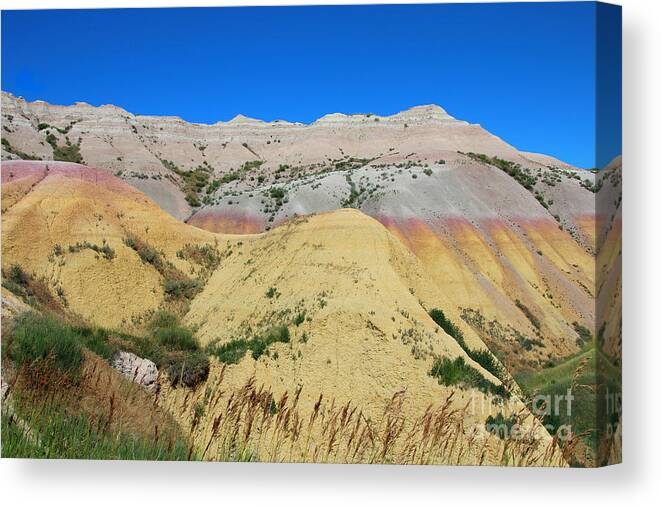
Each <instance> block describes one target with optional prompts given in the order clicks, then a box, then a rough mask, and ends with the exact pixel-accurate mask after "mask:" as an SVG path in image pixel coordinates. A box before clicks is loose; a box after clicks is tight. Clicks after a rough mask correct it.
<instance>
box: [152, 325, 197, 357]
mask: <svg viewBox="0 0 661 507" xmlns="http://www.w3.org/2000/svg"><path fill="white" fill-rule="evenodd" d="M154 336H155V338H156V342H157V343H158V344H159V345H161V346H163V347H165V348H166V349H168V350H181V351H195V350H199V349H200V344H199V343H197V340H196V339H195V337H194V336H193V332H192V331H191V330H190V329H187V328H185V327H181V326H178V325H173V326H168V327H161V328H158V329H157V330H156V332H155V335H154Z"/></svg>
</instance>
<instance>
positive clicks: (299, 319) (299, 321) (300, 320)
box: [294, 311, 305, 326]
mask: <svg viewBox="0 0 661 507" xmlns="http://www.w3.org/2000/svg"><path fill="white" fill-rule="evenodd" d="M303 322H305V312H304V311H303V312H299V313H297V314H296V317H294V325H295V326H300V325H301V324H303Z"/></svg>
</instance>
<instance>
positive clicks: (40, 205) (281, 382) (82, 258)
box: [2, 162, 561, 464]
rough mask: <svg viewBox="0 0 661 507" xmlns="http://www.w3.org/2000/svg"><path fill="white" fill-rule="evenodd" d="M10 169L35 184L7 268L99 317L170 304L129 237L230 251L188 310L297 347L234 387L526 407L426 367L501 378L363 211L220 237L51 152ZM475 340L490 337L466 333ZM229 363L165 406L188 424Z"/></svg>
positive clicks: (472, 416) (309, 406)
mask: <svg viewBox="0 0 661 507" xmlns="http://www.w3.org/2000/svg"><path fill="white" fill-rule="evenodd" d="M2 172H3V181H4V182H5V183H6V185H7V187H5V184H4V183H3V190H4V188H9V189H11V187H12V183H14V182H20V181H23V180H24V179H25V178H34V179H35V181H36V180H38V181H37V182H36V183H35V184H33V185H32V186H31V187H30V188H29V191H27V192H24V193H23V195H22V197H21V198H19V199H18V200H16V201H15V202H13V204H12V205H11V206H9V205H8V207H7V209H6V211H5V212H4V213H3V222H2V226H3V242H2V254H3V256H2V263H3V268H7V267H8V266H10V265H11V264H13V263H20V264H21V265H22V266H23V267H24V268H25V269H27V270H29V271H30V272H34V273H35V274H36V275H37V276H43V277H45V278H46V279H47V281H48V283H49V285H50V287H51V288H52V289H53V291H54V292H55V293H58V294H59V295H60V297H61V298H62V299H63V300H66V303H67V304H68V308H69V309H70V310H71V311H73V312H75V313H78V314H80V315H81V316H83V317H84V318H85V319H88V320H90V321H93V322H96V323H98V324H101V325H104V326H107V327H115V328H124V329H126V328H131V326H134V325H138V324H139V318H140V317H141V316H144V315H146V314H148V312H149V311H151V310H154V309H156V308H157V307H159V306H161V305H162V304H163V301H164V298H165V296H164V293H163V284H162V282H163V280H162V275H161V273H160V272H159V271H158V270H156V269H154V267H153V265H150V264H149V263H146V262H143V261H142V260H141V259H140V257H139V256H138V255H137V253H136V251H134V250H133V249H132V248H130V247H129V246H128V245H127V244H126V242H125V241H124V240H125V239H126V238H127V237H128V236H134V237H139V238H140V239H141V240H143V241H145V242H148V243H149V244H150V245H151V246H152V247H154V248H155V249H156V250H159V251H161V252H162V255H163V257H164V258H165V259H167V260H169V261H170V262H172V264H173V265H175V266H176V267H177V268H178V269H180V270H181V271H182V272H190V271H191V270H192V269H193V268H194V266H193V265H192V264H191V263H190V262H189V261H186V260H184V259H182V258H181V255H180V256H177V252H179V251H180V250H182V249H183V248H184V247H185V246H186V245H214V248H218V249H219V250H220V251H222V253H223V255H222V262H221V263H220V265H219V266H218V267H217V269H216V270H215V271H214V272H213V274H212V275H211V277H210V278H209V280H208V282H207V283H206V285H205V287H204V289H203V291H202V292H201V293H200V294H199V295H197V296H196V297H195V298H194V299H193V300H192V302H191V305H190V311H189V312H188V314H187V315H186V317H185V319H186V321H187V322H188V323H189V324H190V325H191V326H192V327H193V328H194V329H196V334H197V336H198V337H199V339H200V340H201V342H202V343H203V344H208V343H212V342H214V341H215V342H217V343H219V344H222V343H227V342H228V341H230V340H233V339H237V338H240V337H242V336H250V335H251V334H253V333H259V332H262V331H263V330H265V329H268V328H269V327H270V326H273V325H277V324H285V325H288V326H289V328H290V330H291V339H290V341H289V342H288V343H276V344H274V345H272V346H271V347H269V349H268V354H264V355H262V356H261V357H259V358H258V359H257V360H255V359H254V358H253V357H252V356H251V355H250V354H246V355H245V356H244V357H243V359H242V360H241V361H240V362H239V363H238V364H236V365H231V366H229V367H227V368H226V370H225V371H224V372H223V375H224V376H225V378H226V382H227V383H229V386H231V387H232V388H233V389H238V388H239V387H240V386H241V385H243V384H244V383H245V381H246V380H248V379H249V378H250V377H254V378H255V382H257V384H263V385H265V386H267V387H268V388H269V389H271V390H273V391H274V392H275V393H277V394H282V393H283V392H285V391H288V392H292V391H294V390H295V389H296V388H297V387H300V386H302V387H303V391H302V393H301V396H300V404H301V405H300V406H301V410H302V411H303V413H309V411H310V410H314V406H315V400H317V399H318V397H319V395H320V394H323V396H324V398H325V399H327V400H329V399H330V400H336V401H337V403H338V404H340V403H344V402H347V401H351V402H352V403H353V404H354V405H357V406H360V407H361V410H362V411H363V414H364V415H365V417H367V418H369V419H373V420H379V418H381V417H382V414H383V406H384V405H385V404H386V403H387V402H388V400H390V399H391V398H392V396H393V394H394V393H396V392H397V391H402V390H405V391H406V396H405V397H404V401H403V407H404V413H405V415H406V417H407V418H408V419H411V418H413V417H416V416H420V415H421V414H423V412H424V410H425V409H426V408H427V407H428V406H430V405H434V406H439V405H442V404H443V403H444V402H445V401H446V400H447V399H448V397H449V396H450V395H451V394H452V393H453V392H455V391H456V393H455V394H454V395H453V398H452V401H451V406H453V407H456V408H457V409H460V408H462V407H463V408H464V410H465V409H466V407H468V406H469V402H470V401H471V400H473V401H474V402H475V400H477V403H474V407H475V408H473V406H471V411H470V412H468V413H467V414H466V416H465V417H464V419H463V424H464V426H465V431H466V432H468V431H469V430H471V429H475V428H483V426H484V421H485V419H486V417H487V415H495V414H498V413H500V412H501V411H504V412H507V413H511V412H520V411H522V413H527V412H526V409H525V407H523V405H522V404H521V403H520V402H519V401H518V400H517V399H516V397H513V398H512V402H511V404H507V406H504V405H503V403H502V401H498V400H496V399H495V398H494V397H493V396H492V395H487V394H485V393H483V392H482V391H478V390H477V389H475V388H468V387H467V386H464V387H463V388H459V387H457V386H453V387H449V386H443V385H440V384H439V383H438V382H437V381H436V380H435V379H433V378H432V377H430V375H429V370H430V368H431V364H432V362H433V357H434V356H440V357H448V358H455V357H459V356H461V357H463V358H464V360H465V361H466V362H467V363H469V364H470V365H472V366H473V367H474V368H475V369H476V370H478V371H479V372H480V373H481V375H482V376H484V378H486V379H489V380H490V381H491V382H493V383H494V384H496V385H497V384H499V381H498V380H497V379H496V378H494V377H493V376H491V374H489V373H488V372H487V371H485V370H483V369H482V367H480V365H478V364H477V363H475V362H473V361H472V360H471V359H470V358H469V357H468V356H467V355H466V353H465V352H464V350H463V349H462V347H460V346H459V344H458V343H457V342H456V341H455V340H454V339H453V338H452V337H450V336H449V335H447V334H446V333H445V332H444V331H443V330H442V329H440V328H439V327H438V326H437V325H436V324H435V323H434V322H433V321H432V320H431V318H430V317H429V316H428V314H427V311H426V310H427V309H429V308H431V307H436V306H438V307H442V306H445V304H446V303H447V299H446V297H447V296H445V295H444V294H443V293H442V292H441V291H439V290H438V287H437V285H436V283H435V282H434V281H433V280H432V279H431V278H430V277H429V276H428V275H427V273H426V271H425V266H424V264H423V263H422V262H421V261H420V260H419V258H418V257H417V256H416V255H414V254H413V253H412V252H410V251H409V250H408V249H407V248H406V247H405V246H404V244H403V243H402V242H401V241H400V240H399V239H397V238H396V237H395V236H394V235H393V234H391V233H390V232H389V231H388V230H387V229H386V228H385V227H384V226H383V225H382V224H380V223H379V222H378V221H376V220H374V219H372V218H369V217H367V216H365V215H364V214H362V213H360V212H359V211H356V210H340V211H334V212H330V213H327V214H321V215H318V216H314V217H310V218H303V219H299V220H296V221H293V222H291V223H288V224H286V225H283V226H281V227H278V228H276V229H274V230H272V231H270V232H268V233H264V234H258V235H247V236H231V235H214V234H212V233H209V232H206V231H203V230H200V229H197V228H195V227H192V226H189V225H186V224H183V223H180V222H177V221H176V220H175V219H174V218H172V217H170V216H169V215H167V214H166V213H165V212H163V211H162V210H161V209H160V208H159V207H158V206H156V204H155V203H154V202H152V201H151V200H150V199H149V198H147V197H146V196H144V195H143V194H141V193H139V192H138V191H136V190H135V189H133V188H132V187H130V186H128V185H127V184H126V183H124V182H122V181H121V180H119V179H117V178H114V177H112V176H110V175H108V173H107V172H103V171H99V170H96V169H90V168H86V167H84V166H80V165H76V164H57V163H50V162H49V163H40V162H5V163H3V167H2ZM30 175H33V176H30ZM34 175H39V176H40V177H38V176H34ZM14 180H16V181H14ZM12 195H17V194H16V193H13V194H12ZM84 242H87V243H84ZM76 244H89V245H96V246H98V247H103V246H107V247H108V248H109V249H111V250H112V251H113V254H112V255H107V252H108V250H107V249H103V248H99V250H98V251H97V250H95V249H94V248H91V247H89V246H85V247H83V248H80V249H77V248H76V247H75V245H76ZM56 245H60V246H61V250H59V249H57V248H56ZM69 246H74V248H73V250H71V249H69ZM58 288H61V292H60V291H58ZM301 314H302V315H303V318H302V319H297V317H298V315H301ZM299 321H300V322H299ZM297 322H298V325H297ZM466 341H467V342H468V343H469V345H470V346H471V347H473V348H482V347H483V344H482V343H481V341H480V339H479V338H478V336H477V334H475V333H472V332H471V331H470V329H467V336H466ZM221 371H222V369H221V366H220V364H219V363H217V362H216V361H215V360H213V361H212V372H211V374H210V376H209V380H207V382H206V384H204V385H202V386H200V387H198V388H197V389H196V390H195V391H194V392H193V393H189V392H188V391H187V390H185V389H177V390H173V391H169V390H167V389H165V390H164V392H163V393H162V395H161V402H162V403H163V405H164V406H166V407H169V408H170V410H171V412H172V413H173V414H175V415H176V416H177V417H180V418H183V419H184V420H185V421H188V422H190V420H191V418H192V417H193V415H192V412H191V410H193V409H192V408H191V407H192V405H190V403H189V404H188V405H187V406H188V407H189V408H188V411H186V410H184V411H181V410H180V408H181V404H182V403H184V404H186V403H188V400H190V399H192V400H195V399H197V400H200V401H203V400H205V399H206V398H205V393H207V392H210V391H209V390H212V388H213V386H214V385H215V384H214V383H215V382H217V381H218V379H219V376H220V375H221V373H220V372H221ZM191 396H192V398H191ZM449 403H450V402H449ZM215 416H216V412H214V411H213V410H211V409H210V408H209V409H208V410H207V411H206V412H205V413H204V416H202V418H203V420H202V421H199V422H198V423H197V424H199V425H200V431H202V432H209V431H212V428H213V421H214V417H215ZM523 424H524V427H525V428H528V429H529V428H531V427H532V418H531V417H529V416H524V420H523ZM464 426H462V428H463V427H464ZM534 432H535V434H536V435H537V437H538V440H539V441H540V442H541V443H542V444H543V445H548V444H550V442H551V440H550V437H549V436H548V434H546V433H545V431H544V430H542V429H536V430H534ZM203 434H205V433H203ZM456 438H457V439H458V441H459V442H462V444H461V446H462V448H463V449H465V450H464V453H463V454H460V456H461V458H460V459H461V462H473V463H475V462H478V461H479V460H480V456H479V455H477V452H478V451H477V449H478V447H475V449H473V450H471V446H470V445H467V444H468V443H469V442H470V441H471V440H469V438H474V437H469V436H468V433H464V430H462V432H460V433H459V434H458V435H457V437H456ZM480 438H481V439H482V440H481V442H486V441H489V440H493V441H494V442H492V443H493V448H494V449H495V448H496V447H497V446H496V444H498V442H499V439H497V437H494V436H490V435H486V436H482V437H480ZM484 439H486V440H484ZM201 442H203V440H201ZM484 448H485V447H479V449H484ZM500 459H501V457H499V456H497V455H490V456H489V457H487V458H486V460H487V462H500ZM555 463H556V464H558V463H561V460H560V461H555Z"/></svg>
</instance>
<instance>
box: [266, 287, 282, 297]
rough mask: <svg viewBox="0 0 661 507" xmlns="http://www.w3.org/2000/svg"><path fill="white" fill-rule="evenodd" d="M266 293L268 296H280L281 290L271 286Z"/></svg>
mask: <svg viewBox="0 0 661 507" xmlns="http://www.w3.org/2000/svg"><path fill="white" fill-rule="evenodd" d="M265 295H266V297H267V298H269V299H273V298H278V297H280V292H278V289H276V288H275V287H269V288H268V290H267V291H266V294H265Z"/></svg>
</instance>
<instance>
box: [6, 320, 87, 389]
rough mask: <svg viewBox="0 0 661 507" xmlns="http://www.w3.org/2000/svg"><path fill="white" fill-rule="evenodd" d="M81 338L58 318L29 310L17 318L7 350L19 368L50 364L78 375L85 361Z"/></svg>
mask: <svg viewBox="0 0 661 507" xmlns="http://www.w3.org/2000/svg"><path fill="white" fill-rule="evenodd" d="M79 338H80V337H79V335H78V334H77V333H76V332H75V331H74V330H73V329H72V328H71V327H70V326H67V325H66V324H64V323H63V322H61V321H60V320H59V319H57V318H55V317H50V316H42V315H39V314H36V313H32V312H29V313H25V314H23V315H20V316H18V317H17V318H16V320H15V324H14V328H13V329H12V332H11V337H10V343H9V344H8V346H7V347H8V348H7V353H8V354H9V357H10V358H11V359H12V360H13V361H14V362H15V363H16V366H17V367H19V368H20V367H26V368H27V369H28V370H29V369H31V368H33V367H40V366H43V365H47V366H48V367H53V368H55V369H57V370H59V371H60V372H61V373H65V374H67V375H69V376H70V377H71V378H76V377H77V376H78V375H79V374H80V371H81V367H82V363H83V354H82V350H81V345H80V340H79Z"/></svg>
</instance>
